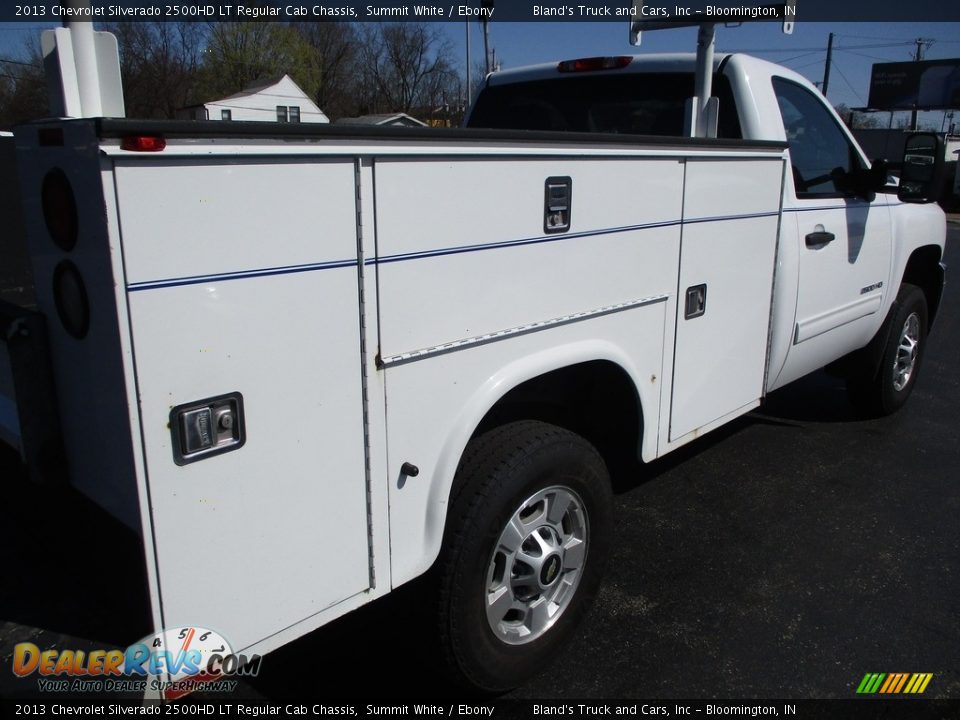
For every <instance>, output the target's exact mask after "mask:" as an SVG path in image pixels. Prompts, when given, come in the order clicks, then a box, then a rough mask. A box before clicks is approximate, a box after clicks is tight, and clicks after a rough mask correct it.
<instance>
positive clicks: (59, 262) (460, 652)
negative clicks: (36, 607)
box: [6, 55, 945, 691]
mask: <svg viewBox="0 0 960 720" xmlns="http://www.w3.org/2000/svg"><path fill="white" fill-rule="evenodd" d="M713 68H714V78H713V86H714V97H716V98H717V101H715V102H713V106H712V110H711V113H712V116H711V117H712V120H709V121H708V123H707V124H708V125H710V124H711V123H712V124H713V125H714V127H713V128H709V129H708V132H706V133H705V134H706V135H707V136H708V137H693V138H691V137H682V135H684V134H689V133H688V132H687V129H685V120H684V103H685V100H686V99H687V98H689V97H690V96H691V94H692V92H693V86H694V58H693V56H681V55H676V56H674V55H670V56H663V57H656V56H654V57H632V56H626V57H614V58H589V59H584V60H572V61H565V62H561V63H559V64H552V65H543V66H539V67H535V68H529V69H524V70H515V71H507V72H502V73H498V74H495V75H493V76H491V77H490V78H489V79H488V80H487V82H486V84H485V86H484V88H483V90H482V92H481V93H480V95H479V99H478V100H477V102H476V104H475V107H474V109H473V111H472V114H471V116H470V118H469V123H468V124H469V126H470V127H468V128H466V129H460V130H451V131H440V130H389V129H388V130H383V129H369V130H358V129H356V128H354V127H348V128H344V127H338V126H332V127H326V126H325V127H321V128H318V127H316V126H311V127H306V126H297V125H277V124H265V123H264V124H257V123H227V122H183V123H174V122H149V121H136V120H111V119H96V120H74V121H51V122H40V123H35V124H32V125H29V126H25V127H21V128H19V129H18V130H17V132H16V142H17V146H18V152H19V160H20V162H19V165H20V168H21V172H20V185H21V192H22V194H23V196H24V213H25V218H26V223H27V226H28V236H29V237H28V242H29V250H30V255H31V258H32V264H33V273H34V277H35V282H36V294H37V304H38V307H39V311H40V313H42V314H43V315H44V316H45V317H46V320H47V332H46V337H47V340H48V343H49V357H50V358H51V364H52V374H53V377H54V379H55V384H56V388H57V399H56V404H57V407H58V415H59V423H60V427H61V429H62V440H63V448H64V454H65V458H66V464H67V467H68V473H69V478H70V482H71V483H72V484H73V485H74V486H75V487H76V488H78V489H79V490H80V491H82V492H83V493H85V494H86V495H88V496H89V497H90V498H92V499H93V500H95V501H96V502H97V503H98V504H99V505H101V506H102V507H103V508H105V509H106V510H107V511H109V512H110V513H112V514H113V515H114V516H115V517H117V518H118V519H120V520H121V521H122V522H124V523H126V524H127V525H128V526H129V527H131V528H133V529H134V530H135V531H136V532H137V533H138V534H139V536H140V537H141V538H142V542H143V547H144V562H145V564H146V567H147V574H148V578H149V585H150V595H151V600H152V617H153V623H154V625H155V628H156V630H157V631H158V633H160V635H159V636H158V637H166V636H164V635H162V633H161V631H162V630H163V629H167V630H169V629H176V628H188V627H207V628H213V629H215V630H216V632H217V633H219V635H218V637H223V638H226V639H228V641H229V642H230V644H231V647H232V648H234V650H235V651H238V652H240V651H242V652H243V653H245V654H247V655H248V656H249V655H251V654H262V653H264V652H266V651H269V650H271V649H273V648H276V647H278V646H280V645H282V644H283V643H286V642H288V641H290V640H292V639H294V638H297V637H299V636H301V635H304V634H305V633H308V632H310V631H311V630H313V629H314V628H317V627H319V626H320V625H323V624H324V623H327V622H329V621H331V620H333V619H334V618H336V617H338V616H340V615H343V614H344V613H346V612H348V611H350V610H352V609H354V608H356V607H358V606H360V605H363V604H364V603H367V602H370V601H371V600H373V599H375V598H377V597H380V596H382V595H384V594H386V593H388V592H389V591H390V590H391V589H392V588H395V587H397V586H398V585H400V584H402V583H405V582H407V581H409V580H411V579H413V578H415V577H417V576H419V575H421V574H424V573H427V572H428V571H430V573H431V579H432V582H433V583H434V586H433V587H434V599H435V600H436V606H437V629H436V636H437V637H438V638H439V639H440V643H441V645H442V647H443V648H444V652H445V653H446V654H447V658H448V661H449V662H448V665H449V667H450V668H451V671H452V672H453V673H454V674H455V675H456V676H457V678H458V679H460V680H462V681H465V682H467V683H470V684H472V685H474V686H477V687H480V688H483V689H485V690H493V691H495V690H501V689H503V688H506V687H510V686H512V685H515V684H517V683H519V682H521V681H522V680H523V679H524V678H525V677H527V676H529V675H530V674H531V673H532V672H534V671H536V670H538V669H540V668H541V667H542V666H543V664H544V663H545V662H546V661H548V660H549V659H550V658H551V657H552V656H553V655H554V654H555V652H556V650H557V647H558V645H559V644H560V643H562V642H563V641H564V639H565V638H566V637H567V636H569V634H570V631H571V629H572V628H573V626H574V625H575V623H576V621H577V620H578V618H580V617H581V616H582V615H583V613H584V611H585V610H586V609H587V607H588V606H589V603H590V600H591V598H592V596H593V595H594V593H595V592H596V590H597V587H598V584H599V582H600V577H601V571H602V568H603V564H604V555H605V554H606V552H607V548H608V544H609V539H610V535H611V527H612V523H613V522H614V521H613V517H612V511H611V507H612V505H611V488H610V472H611V470H616V469H619V468H623V467H629V461H631V460H632V461H634V462H636V461H637V460H640V461H643V462H648V461H651V460H653V459H655V458H658V457H662V456H664V455H666V454H667V453H669V452H671V451H673V450H675V449H676V448H678V447H680V446H682V445H684V444H686V443H689V442H690V441H692V440H694V439H696V438H698V437H699V436H701V435H703V434H704V433H706V432H709V431H710V430H712V429H714V428H716V427H718V426H720V425H723V424H724V423H726V422H728V421H730V420H732V419H734V418H736V417H738V416H741V415H743V414H744V413H747V412H749V411H750V410H751V409H753V408H756V407H757V406H758V405H759V404H760V403H761V402H762V400H763V398H764V396H765V395H766V394H767V393H768V392H770V391H771V390H774V389H776V388H778V387H781V386H783V385H785V384H786V383H789V382H791V381H792V380H795V379H796V378H799V377H801V376H803V375H805V374H807V373H809V372H811V371H813V370H815V369H817V368H821V367H823V366H825V365H828V364H830V363H834V364H835V367H836V368H837V369H838V371H841V372H844V373H846V374H847V376H848V377H849V380H850V384H851V389H852V397H853V398H854V400H855V401H856V402H858V403H860V404H861V405H862V406H863V407H864V408H866V409H869V410H870V411H873V412H880V413H887V412H892V411H894V410H896V409H897V408H898V407H899V406H900V405H901V404H902V403H903V402H904V401H905V400H906V398H907V396H908V395H909V394H910V392H911V389H912V388H913V386H914V383H915V382H916V377H917V372H918V370H919V367H920V363H921V361H922V358H923V351H924V347H925V340H926V337H927V332H928V330H929V327H930V324H931V322H932V321H933V319H934V317H935V315H936V312H937V306H938V303H939V300H940V296H941V289H942V286H943V280H944V278H943V266H942V264H941V256H942V254H943V247H944V238H945V218H944V214H943V213H942V212H941V211H940V210H939V208H938V207H937V206H936V205H934V204H931V203H929V201H930V200H931V199H932V190H931V187H932V186H931V180H932V172H931V171H932V170H933V169H934V168H935V165H936V162H935V157H936V152H937V148H936V147H935V145H936V143H935V140H936V139H935V138H934V137H932V136H922V135H921V136H916V137H914V138H912V139H911V140H910V142H909V143H908V158H907V162H906V163H905V164H904V169H903V173H902V175H901V177H900V179H899V186H898V187H897V186H894V185H888V184H887V180H888V176H887V172H886V170H885V167H884V165H883V164H882V163H877V164H875V165H874V166H873V167H872V168H871V166H870V165H869V164H868V160H867V158H866V157H864V155H863V153H862V152H861V151H860V149H859V148H858V146H857V144H856V143H855V142H854V140H853V138H852V137H851V135H850V133H849V132H848V131H847V129H846V128H845V127H844V125H843V123H842V122H841V121H840V120H839V118H838V117H837V116H836V114H835V113H834V111H833V110H832V109H831V108H830V106H829V105H828V104H827V103H826V102H825V101H824V99H823V98H822V97H821V96H820V94H819V93H818V92H817V90H816V89H815V88H814V87H813V86H812V85H811V84H810V83H809V82H807V81H806V80H805V79H804V78H802V77H801V76H799V75H797V74H796V73H793V72H791V71H789V70H786V69H784V68H782V67H778V66H776V65H773V64H770V63H767V62H763V61H760V60H757V59H754V58H750V57H746V56H743V55H728V56H723V57H719V56H718V57H717V58H715V59H714V60H713ZM711 135H714V136H715V137H710V136H711ZM7 311H8V312H9V313H11V314H13V315H16V314H17V313H16V311H13V310H11V309H9V308H8V309H7ZM21 315H23V318H21V321H20V322H21V324H20V325H17V324H16V322H9V323H8V326H9V327H10V328H15V327H19V328H21V329H23V334H17V333H8V337H9V338H10V340H9V345H8V350H9V354H10V355H11V360H12V363H13V369H14V376H15V378H14V379H15V380H16V378H17V376H18V374H19V375H20V376H22V375H23V373H24V372H26V371H25V370H24V369H23V365H24V361H23V360H22V359H21V360H18V357H19V358H22V357H24V356H30V357H34V358H36V354H34V355H32V356H31V355H30V353H29V352H27V350H28V349H29V348H31V347H33V348H34V350H36V347H35V346H36V344H37V343H39V342H41V341H42V339H43V338H42V337H39V336H38V333H37V332H34V333H32V334H31V333H30V331H29V327H28V325H26V324H23V323H27V320H28V319H29V318H27V316H26V315H24V314H23V313H21ZM24 318H27V319H24ZM18 367H20V370H18ZM32 392H39V391H38V390H36V389H35V388H33V387H32V386H31V384H30V382H27V381H22V382H20V383H19V385H18V386H17V394H18V397H17V400H18V402H19V403H20V405H21V409H22V407H23V405H24V404H25V403H27V404H28V403H29V397H30V394H31V393H32ZM18 432H20V431H18V430H17V428H16V427H15V423H8V427H7V429H6V434H7V436H8V437H10V436H14V437H18V438H19V442H21V443H22V444H23V445H24V446H28V445H29V444H30V438H29V437H27V436H26V434H24V433H23V432H20V434H19V435H18ZM181 636H182V634H181ZM157 642H159V641H157Z"/></svg>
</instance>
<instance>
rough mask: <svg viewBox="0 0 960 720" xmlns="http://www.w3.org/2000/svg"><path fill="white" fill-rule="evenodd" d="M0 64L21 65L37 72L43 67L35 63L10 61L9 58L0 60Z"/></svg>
mask: <svg viewBox="0 0 960 720" xmlns="http://www.w3.org/2000/svg"><path fill="white" fill-rule="evenodd" d="M0 63H10V64H11V65H23V66H24V67H32V68H36V69H38V70H39V69H40V68H41V67H43V66H42V65H38V64H37V63H28V62H22V61H20V60H11V59H9V58H0Z"/></svg>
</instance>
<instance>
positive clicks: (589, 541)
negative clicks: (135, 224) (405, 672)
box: [435, 421, 613, 693]
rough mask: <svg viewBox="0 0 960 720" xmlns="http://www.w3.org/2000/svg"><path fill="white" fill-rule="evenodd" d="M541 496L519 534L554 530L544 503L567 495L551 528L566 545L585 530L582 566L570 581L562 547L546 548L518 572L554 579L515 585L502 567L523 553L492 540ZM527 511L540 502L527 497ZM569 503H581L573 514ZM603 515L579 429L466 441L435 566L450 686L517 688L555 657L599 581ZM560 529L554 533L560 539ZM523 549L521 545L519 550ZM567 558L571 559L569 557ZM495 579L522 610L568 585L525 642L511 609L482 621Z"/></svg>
mask: <svg viewBox="0 0 960 720" xmlns="http://www.w3.org/2000/svg"><path fill="white" fill-rule="evenodd" d="M540 493H545V495H544V496H543V504H542V507H541V510H542V511H543V514H542V516H541V518H540V519H537V516H536V515H535V513H533V512H531V513H530V514H528V515H524V516H523V517H524V518H525V519H524V520H523V522H524V523H527V522H528V520H529V525H527V524H524V525H523V531H524V532H526V531H527V530H528V529H529V528H532V527H534V526H535V525H537V523H540V522H542V523H544V525H543V526H541V529H538V530H536V532H537V533H541V537H546V538H547V539H549V537H550V533H551V532H554V530H551V529H550V528H556V526H557V522H556V521H553V525H551V526H550V527H547V525H546V523H548V522H550V518H548V517H547V516H548V515H550V514H551V513H550V509H551V508H554V507H555V508H558V509H557V510H556V511H555V512H554V513H553V514H554V515H555V514H556V513H559V512H561V510H560V509H559V508H562V507H564V505H563V503H564V502H565V501H568V500H569V505H567V506H566V507H568V508H569V509H568V510H567V511H566V513H565V514H564V515H563V516H562V517H563V519H562V521H560V525H561V529H562V530H563V531H564V533H566V536H567V537H568V538H571V539H570V540H568V541H567V542H569V543H571V544H573V543H575V542H576V538H574V535H575V534H576V532H577V528H580V532H581V533H582V528H584V527H585V528H586V550H585V552H584V553H583V554H582V555H579V554H578V557H583V563H582V566H581V570H580V571H579V573H578V574H577V575H576V582H575V583H574V582H572V578H574V575H573V572H574V571H572V570H567V565H568V557H567V556H566V553H568V552H570V551H567V550H565V549H564V546H563V545H557V546H556V547H557V548H558V555H559V556H560V557H558V559H552V558H553V557H554V555H553V554H552V553H550V552H544V553H542V555H541V557H542V558H544V560H543V562H542V563H541V566H540V570H539V572H534V570H533V569H532V568H531V573H530V574H528V575H527V578H528V579H529V578H530V577H536V578H537V581H536V582H539V583H543V582H544V581H545V580H550V575H551V567H552V574H553V577H554V578H556V579H555V580H553V581H552V583H551V584H550V585H549V587H547V588H545V589H544V588H542V587H541V586H540V585H536V584H534V585H531V586H530V587H520V586H517V587H515V586H514V583H515V582H520V580H517V579H516V575H514V574H512V573H511V570H509V569H508V568H507V564H509V565H510V567H511V568H514V569H517V568H529V567H530V566H526V565H525V564H524V563H522V562H518V560H519V558H521V557H529V555H522V554H521V552H520V551H518V552H517V553H515V554H507V553H506V552H505V551H504V549H503V548H504V547H505V546H504V545H503V544H502V543H501V541H502V540H503V539H504V538H503V537H502V534H503V533H505V532H506V527H507V523H508V521H510V519H511V518H514V517H515V516H516V517H520V514H519V513H520V510H521V508H523V507H525V506H524V503H525V502H526V501H527V500H529V499H534V498H537V497H539V496H540ZM529 507H540V506H539V505H537V504H536V503H534V504H533V505H531V506H529ZM578 508H582V514H581V512H580V510H579V509H578ZM528 509H529V508H528ZM612 513H613V510H612V496H611V489H610V478H609V474H608V472H607V468H606V465H605V464H604V462H603V460H602V459H601V457H600V455H599V454H598V453H597V451H596V450H595V449H594V448H593V446H592V445H590V443H588V442H587V441H586V440H584V439H583V438H581V437H579V436H578V435H575V434H573V433H571V432H569V431H567V430H564V429H562V428H559V427H556V426H553V425H548V424H546V423H542V422H535V421H520V422H513V423H509V424H507V425H503V426H501V427H498V428H495V429H494V430H491V431H490V432H487V433H485V434H484V435H481V436H479V437H477V438H475V439H474V440H472V441H471V442H470V444H469V445H468V446H467V449H466V451H465V452H464V456H463V458H462V459H461V461H460V466H459V468H458V470H457V478H456V490H455V497H454V499H453V505H452V508H451V511H450V513H449V515H448V517H447V526H446V531H445V533H444V546H443V549H442V551H441V555H440V558H439V560H438V562H437V565H436V566H435V570H436V582H437V583H438V585H439V587H438V593H437V597H438V600H439V612H438V621H439V625H440V628H439V639H440V643H441V650H442V652H443V655H444V659H445V661H446V662H445V666H446V669H447V671H448V673H449V674H450V676H451V678H450V679H451V680H453V682H454V683H455V684H456V685H458V686H460V687H462V688H469V689H473V690H479V691H481V692H485V693H497V692H503V691H505V690H508V689H510V688H513V687H516V686H517V685H519V684H521V683H522V682H523V681H524V680H526V679H527V678H529V677H531V676H533V675H534V674H536V673H537V672H539V671H540V670H542V669H543V668H544V667H546V665H547V664H548V663H549V662H551V661H552V660H553V659H554V657H555V656H556V654H557V651H558V650H559V648H560V647H561V646H562V645H563V644H564V643H565V642H566V641H567V640H568V639H569V637H570V635H571V633H572V632H573V631H574V629H575V628H576V626H577V624H578V623H579V621H580V620H581V619H582V617H583V615H584V613H585V612H586V610H587V609H588V608H589V607H590V604H591V602H592V600H593V597H594V595H595V594H596V591H597V588H598V587H599V584H600V580H601V576H602V573H603V565H604V560H605V558H606V555H607V553H608V549H609V543H610V533H611V527H612V526H611V519H612ZM584 520H585V521H584ZM567 530H569V532H566V531H567ZM564 533H560V534H559V535H557V539H558V540H561V539H562V537H561V536H562V535H564ZM517 537H520V534H518V535H517ZM534 540H535V538H533V536H532V535H529V536H527V541H529V542H531V543H532V542H534ZM541 544H542V543H541ZM527 547H529V546H528V545H526V544H523V545H521V546H520V550H524V549H525V548H527ZM536 550H537V551H539V550H540V548H536ZM495 551H496V552H495ZM511 558H512V559H511ZM569 558H571V559H570V560H569V562H570V563H571V564H572V563H573V562H574V561H573V560H572V558H573V554H570V555H569ZM523 574H526V573H523ZM496 576H499V577H500V578H502V579H501V580H499V581H495V582H493V583H492V584H502V586H504V587H509V588H510V593H509V594H510V598H511V600H514V601H516V602H517V603H520V604H523V602H528V601H529V602H530V603H531V607H532V605H533V604H540V603H543V602H546V600H547V598H548V597H549V594H550V593H552V592H555V591H558V589H559V588H561V587H562V586H563V585H564V584H565V583H566V584H567V585H568V587H569V588H572V589H569V590H568V592H565V593H564V594H563V597H562V598H561V599H560V600H559V601H558V604H557V607H562V609H561V610H560V612H559V613H557V615H556V617H555V619H554V620H553V621H552V622H551V623H550V624H549V625H547V626H546V627H545V629H543V630H542V631H541V632H540V634H536V635H535V634H534V633H532V632H530V633H529V635H528V637H530V638H531V639H529V640H525V639H523V638H522V637H521V634H522V633H523V632H524V627H525V626H524V624H523V622H521V621H520V620H519V619H518V616H513V617H512V619H511V615H510V614H511V613H517V612H518V611H516V610H509V611H508V612H507V614H506V615H504V622H498V623H496V630H495V628H494V624H495V621H494V620H490V619H488V613H487V602H488V599H489V598H490V597H491V595H490V586H491V578H494V577H496ZM501 589H502V587H501ZM514 590H516V594H515V593H514ZM536 592H540V593H542V598H543V599H542V600H538V599H537V596H536ZM529 598H533V600H532V601H530V600H529ZM540 609H542V608H540ZM491 612H494V611H493V610H491ZM496 612H499V610H497V611H496ZM519 617H524V618H526V622H529V623H531V624H535V623H534V620H535V618H538V617H539V618H542V617H543V615H542V614H541V613H533V611H532V610H531V611H530V612H529V613H528V614H523V615H520V616H519ZM508 638H509V640H508Z"/></svg>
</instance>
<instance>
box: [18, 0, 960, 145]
mask: <svg viewBox="0 0 960 720" xmlns="http://www.w3.org/2000/svg"><path fill="white" fill-rule="evenodd" d="M954 1H955V0H954ZM50 26H51V25H49V24H48V25H45V26H40V25H32V24H25V23H0V58H11V57H14V58H15V57H17V56H19V55H20V52H21V48H22V47H23V45H24V43H25V42H26V40H27V39H29V38H30V37H35V36H37V35H38V34H39V32H40V30H41V29H42V27H50ZM438 27H439V28H440V29H441V30H442V31H443V33H444V34H445V35H446V36H447V37H448V39H449V41H450V44H451V46H452V48H453V51H454V53H455V55H456V57H458V58H460V60H461V62H462V63H464V65H465V58H466V52H465V45H466V43H465V37H466V33H467V28H468V27H469V31H470V35H471V50H472V53H471V57H472V59H473V65H474V66H476V65H477V64H479V63H481V62H482V58H483V49H482V48H483V35H482V30H481V25H480V23H478V22H472V23H469V26H468V24H467V23H461V22H447V23H438ZM831 32H832V33H834V36H835V37H834V52H833V65H832V70H831V75H830V84H829V87H828V92H827V95H828V98H829V100H830V101H831V102H832V103H833V104H834V105H839V104H841V103H842V104H845V105H847V106H848V107H854V108H855V107H862V106H864V105H866V102H867V96H868V92H869V86H870V71H871V66H872V65H873V64H874V63H878V62H897V61H908V60H911V59H913V53H914V52H915V50H916V44H915V42H914V41H915V40H916V39H917V38H923V39H925V40H928V41H933V42H932V44H931V45H929V46H927V47H925V48H924V54H923V58H924V59H925V60H936V59H944V58H960V23H910V22H896V23H889V22H888V23H883V22H862V23H815V22H810V23H803V22H798V23H797V24H796V27H795V30H794V33H793V35H784V34H782V33H781V32H780V24H779V23H746V24H744V25H741V26H739V27H724V26H720V27H718V30H717V49H718V50H719V51H737V52H746V53H749V54H752V55H756V56H758V57H762V58H764V59H767V60H771V61H773V62H777V63H780V64H783V65H785V66H787V67H789V68H791V69H793V70H796V71H797V72H799V73H801V74H802V75H804V76H806V77H807V78H809V79H810V80H812V81H815V82H819V81H821V80H822V79H823V70H824V61H825V58H826V48H827V40H828V36H829V34H830V33H831ZM490 39H491V46H492V47H493V48H495V50H496V54H497V59H498V61H500V62H501V63H502V66H503V67H504V68H508V67H517V66H521V65H529V64H533V63H539V62H549V61H555V60H561V59H569V58H576V57H588V56H593V55H619V54H630V53H634V52H637V53H641V54H645V53H657V52H692V51H693V50H694V49H695V47H696V29H694V28H683V29H677V30H661V31H657V32H648V33H644V35H643V42H642V45H641V46H640V47H639V48H634V47H633V46H632V45H630V44H629V40H628V28H627V23H626V22H594V23H590V22H544V23H536V22H516V23H508V22H492V23H491V24H490ZM478 80H479V78H477V77H476V76H474V82H477V81H478ZM880 117H881V118H882V122H884V123H886V121H887V120H888V118H889V115H888V114H883V115H881V116H880ZM943 121H944V113H942V112H938V113H924V114H922V116H921V122H924V123H926V124H928V125H934V126H936V127H937V129H939V128H940V126H941V124H942V123H943ZM955 122H956V123H957V126H958V127H960V112H958V113H957V117H956V119H955ZM946 124H947V126H949V124H950V119H947V120H946Z"/></svg>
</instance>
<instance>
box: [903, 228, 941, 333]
mask: <svg viewBox="0 0 960 720" xmlns="http://www.w3.org/2000/svg"><path fill="white" fill-rule="evenodd" d="M903 282H905V283H910V284H911V285H916V286H917V287H918V288H920V289H921V290H922V291H923V294H924V297H926V299H927V318H928V322H929V323H931V324H932V323H933V319H934V318H935V317H936V315H937V308H938V306H939V304H940V291H941V289H942V288H941V284H942V282H943V277H942V275H941V271H940V248H939V247H937V246H936V245H927V246H925V247H921V248H917V249H916V250H914V251H913V254H911V255H910V259H909V260H908V261H907V267H906V269H905V270H904V271H903Z"/></svg>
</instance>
